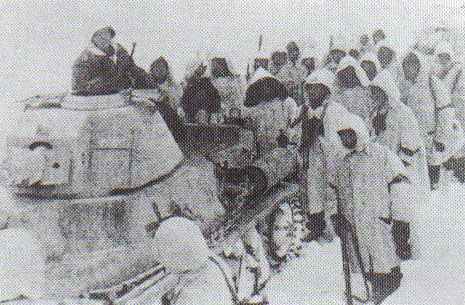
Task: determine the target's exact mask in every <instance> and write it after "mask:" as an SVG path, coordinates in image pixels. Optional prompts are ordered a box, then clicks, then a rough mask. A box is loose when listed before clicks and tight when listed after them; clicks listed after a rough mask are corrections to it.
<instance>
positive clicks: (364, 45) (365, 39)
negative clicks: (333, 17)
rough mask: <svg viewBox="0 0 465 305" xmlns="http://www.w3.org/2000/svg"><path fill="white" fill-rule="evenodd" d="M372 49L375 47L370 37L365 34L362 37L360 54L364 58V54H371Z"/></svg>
mask: <svg viewBox="0 0 465 305" xmlns="http://www.w3.org/2000/svg"><path fill="white" fill-rule="evenodd" d="M372 49H373V46H372V45H371V42H370V37H369V36H368V35H367V34H363V35H362V36H360V47H359V51H360V54H361V55H362V56H363V55H364V54H366V53H368V52H371V51H372Z"/></svg>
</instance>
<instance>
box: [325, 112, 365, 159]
mask: <svg viewBox="0 0 465 305" xmlns="http://www.w3.org/2000/svg"><path fill="white" fill-rule="evenodd" d="M334 127H335V132H336V134H335V135H336V136H337V139H334V141H335V142H333V143H338V146H339V147H340V148H343V145H342V142H341V139H340V138H339V135H338V134H337V132H339V131H341V130H345V129H352V130H353V131H355V133H356V134H357V145H356V148H355V150H356V151H363V150H364V149H366V148H367V147H368V144H369V142H370V133H369V132H368V128H367V126H366V124H365V122H364V121H363V119H362V118H361V117H359V116H357V115H355V114H352V113H350V112H348V111H345V112H342V113H341V115H340V116H339V117H338V119H336V120H335V122H334Z"/></svg>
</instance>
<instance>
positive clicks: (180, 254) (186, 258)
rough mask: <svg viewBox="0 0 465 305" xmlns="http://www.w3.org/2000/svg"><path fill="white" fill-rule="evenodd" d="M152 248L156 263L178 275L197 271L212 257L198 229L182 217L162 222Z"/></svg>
mask: <svg viewBox="0 0 465 305" xmlns="http://www.w3.org/2000/svg"><path fill="white" fill-rule="evenodd" d="M152 246H153V249H154V251H155V253H156V255H157V258H158V261H159V262H160V263H161V264H162V265H163V266H165V267H167V268H168V269H170V270H174V271H175V272H178V273H182V272H186V271H195V270H198V269H199V268H201V267H202V266H204V265H205V264H206V263H207V262H208V257H209V256H212V255H213V254H212V252H211V251H210V249H209V248H208V246H207V243H206V241H205V238H204V237H203V235H202V232H201V231H200V229H199V227H198V226H197V225H196V224H195V223H194V222H193V221H191V220H188V219H186V218H182V217H172V218H168V219H166V220H164V221H162V223H161V224H160V227H159V228H158V230H157V231H156V233H155V236H154V238H153V242H152Z"/></svg>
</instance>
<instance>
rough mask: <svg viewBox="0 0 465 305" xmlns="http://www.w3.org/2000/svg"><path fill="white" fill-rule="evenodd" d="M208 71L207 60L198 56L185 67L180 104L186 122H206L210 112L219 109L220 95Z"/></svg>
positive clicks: (216, 111)
mask: <svg viewBox="0 0 465 305" xmlns="http://www.w3.org/2000/svg"><path fill="white" fill-rule="evenodd" d="M209 72H210V71H208V62H205V61H204V60H202V59H199V58H197V59H196V60H194V61H192V62H191V63H190V64H189V65H188V67H187V71H186V77H185V79H186V86H185V88H184V92H183V95H182V97H181V106H182V109H183V111H184V113H185V115H186V119H187V121H188V122H198V123H200V122H202V123H208V122H209V121H210V118H211V117H212V114H215V113H219V112H220V110H221V96H220V94H219V92H218V90H217V89H216V88H215V86H213V84H212V82H211V77H210V75H209Z"/></svg>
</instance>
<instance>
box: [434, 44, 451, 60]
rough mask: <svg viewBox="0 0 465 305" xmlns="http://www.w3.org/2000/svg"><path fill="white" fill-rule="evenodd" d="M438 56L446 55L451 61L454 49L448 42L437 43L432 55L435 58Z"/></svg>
mask: <svg viewBox="0 0 465 305" xmlns="http://www.w3.org/2000/svg"><path fill="white" fill-rule="evenodd" d="M439 54H448V55H449V56H450V57H451V59H452V60H453V59H454V57H455V52H454V48H453V47H452V45H451V44H450V43H449V42H448V41H445V40H442V41H441V42H439V43H438V45H437V46H436V49H435V50H434V55H435V56H436V57H437V56H438V55H439Z"/></svg>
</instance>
